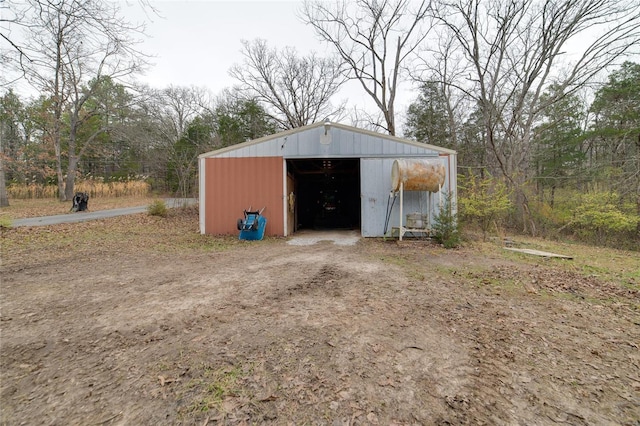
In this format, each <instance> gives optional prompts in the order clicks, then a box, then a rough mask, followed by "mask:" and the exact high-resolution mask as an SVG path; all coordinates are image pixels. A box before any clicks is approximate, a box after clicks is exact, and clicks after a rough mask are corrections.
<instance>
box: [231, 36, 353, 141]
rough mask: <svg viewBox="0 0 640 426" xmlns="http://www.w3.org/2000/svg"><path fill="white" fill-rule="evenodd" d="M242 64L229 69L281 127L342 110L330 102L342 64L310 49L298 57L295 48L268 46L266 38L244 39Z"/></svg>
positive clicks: (288, 127)
mask: <svg viewBox="0 0 640 426" xmlns="http://www.w3.org/2000/svg"><path fill="white" fill-rule="evenodd" d="M242 45H243V50H242V53H243V55H244V57H245V60H244V63H243V64H242V65H239V64H238V65H234V66H233V67H232V68H231V70H230V71H229V73H230V74H231V76H232V77H234V78H236V79H237V80H238V81H239V82H240V83H241V89H243V90H246V91H248V97H249V98H252V99H257V100H258V101H259V102H261V103H262V104H263V105H264V106H265V109H266V111H267V112H268V113H269V114H270V115H271V117H272V118H273V119H274V120H276V121H277V122H278V123H279V125H280V126H281V127H282V128H283V129H291V128H295V127H300V126H304V125H307V124H311V123H314V122H316V121H319V120H322V119H325V118H327V117H330V116H331V117H333V118H334V120H337V118H336V116H339V115H341V114H342V111H343V110H344V105H338V106H333V105H332V104H331V97H332V96H334V95H335V94H336V93H337V91H338V89H339V88H340V85H341V84H342V83H343V82H344V77H343V73H342V65H341V63H340V62H339V61H337V60H335V59H330V58H321V57H318V56H317V55H316V54H315V53H311V54H310V55H308V56H305V57H299V56H298V54H297V52H296V50H295V49H294V48H291V47H286V48H284V49H282V50H281V51H278V50H277V49H269V47H268V46H267V42H266V41H265V40H260V39H258V40H254V41H253V42H249V41H243V42H242Z"/></svg>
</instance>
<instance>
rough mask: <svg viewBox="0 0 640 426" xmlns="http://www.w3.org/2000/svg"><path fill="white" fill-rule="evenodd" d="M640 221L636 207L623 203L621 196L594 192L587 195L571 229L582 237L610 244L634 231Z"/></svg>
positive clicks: (576, 213) (576, 212) (612, 193)
mask: <svg viewBox="0 0 640 426" xmlns="http://www.w3.org/2000/svg"><path fill="white" fill-rule="evenodd" d="M625 207H626V208H625ZM639 221H640V218H639V217H638V215H637V214H636V213H635V212H634V211H633V209H632V208H629V206H624V205H622V204H621V203H620V197H619V195H618V194H617V193H615V192H611V193H605V192H594V193H590V194H585V195H584V197H583V198H582V202H581V203H580V204H579V205H578V206H577V207H576V209H575V211H574V215H573V221H572V222H571V228H572V229H573V230H574V231H576V232H577V234H578V235H579V236H580V237H582V238H585V239H588V240H589V239H590V240H593V241H594V242H595V243H597V244H607V243H608V242H610V241H611V240H612V239H614V240H615V241H620V240H622V239H623V238H622V237H624V236H625V234H629V233H632V232H634V231H635V230H636V229H637V226H638V222H639Z"/></svg>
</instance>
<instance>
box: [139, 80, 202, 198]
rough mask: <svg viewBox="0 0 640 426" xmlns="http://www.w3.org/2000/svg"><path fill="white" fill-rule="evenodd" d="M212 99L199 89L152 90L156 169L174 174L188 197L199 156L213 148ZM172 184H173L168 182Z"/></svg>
mask: <svg viewBox="0 0 640 426" xmlns="http://www.w3.org/2000/svg"><path fill="white" fill-rule="evenodd" d="M210 104H211V100H210V96H209V93H208V92H207V91H206V89H203V88H199V87H194V86H192V87H183V86H169V87H167V88H166V89H163V90H155V91H150V94H149V97H148V100H147V108H148V111H149V115H150V116H151V117H153V121H154V125H153V128H154V129H153V132H155V134H156V139H155V140H154V150H155V170H154V172H155V173H157V174H158V175H161V174H165V176H164V178H165V179H166V180H168V181H171V180H172V179H169V178H167V176H166V174H167V173H173V174H174V176H175V178H176V179H175V180H177V190H178V192H179V193H180V195H181V196H182V197H186V196H188V195H189V192H190V189H191V186H192V182H191V179H192V178H193V177H194V173H195V169H197V164H198V163H197V159H198V155H199V154H202V153H203V152H206V151H207V150H208V149H211V147H212V146H213V142H212V135H211V133H212V131H211V123H210V122H211V120H210V119H206V118H208V117H209V116H210V112H209V111H210V110H211V108H210ZM169 183H170V184H171V182H169Z"/></svg>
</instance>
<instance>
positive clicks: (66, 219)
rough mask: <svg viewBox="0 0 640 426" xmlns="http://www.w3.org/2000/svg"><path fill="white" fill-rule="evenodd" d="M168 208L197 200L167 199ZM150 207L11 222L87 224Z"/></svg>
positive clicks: (28, 223)
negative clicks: (89, 221) (91, 221)
mask: <svg viewBox="0 0 640 426" xmlns="http://www.w3.org/2000/svg"><path fill="white" fill-rule="evenodd" d="M164 202H165V203H166V205H167V207H169V208H173V207H183V206H190V205H193V204H195V203H196V199H195V198H165V199H164ZM147 207H148V205H144V206H138V207H124V208H121V209H111V210H99V211H96V212H78V213H68V214H59V215H55V216H42V217H30V218H26V219H15V220H12V221H11V226H13V227H18V226H47V225H57V224H60V223H75V222H86V221H88V220H96V219H106V218H109V217H115V216H123V215H127V214H136V213H144V212H145V211H147Z"/></svg>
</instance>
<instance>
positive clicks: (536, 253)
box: [503, 247, 573, 260]
mask: <svg viewBox="0 0 640 426" xmlns="http://www.w3.org/2000/svg"><path fill="white" fill-rule="evenodd" d="M503 248H504V249H505V250H511V251H517V252H518V253H525V254H532V255H534V256H542V257H557V258H560V259H569V260H571V259H573V256H565V255H564V254H557V253H550V252H548V251H541V250H532V249H519V248H513V247H503Z"/></svg>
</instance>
